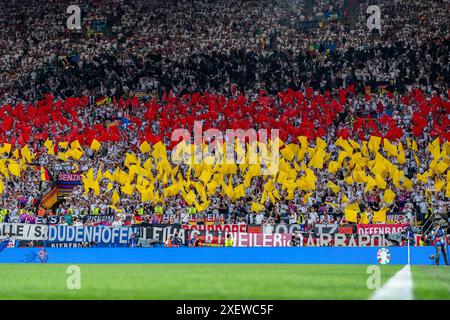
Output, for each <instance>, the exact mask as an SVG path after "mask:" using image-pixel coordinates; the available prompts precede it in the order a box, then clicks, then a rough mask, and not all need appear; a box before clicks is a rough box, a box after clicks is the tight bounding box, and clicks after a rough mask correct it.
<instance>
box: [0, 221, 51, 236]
mask: <svg viewBox="0 0 450 320" xmlns="http://www.w3.org/2000/svg"><path fill="white" fill-rule="evenodd" d="M47 228H48V227H47V226H44V225H36V224H24V223H0V238H6V237H8V236H10V237H12V238H14V239H16V240H46V239H47Z"/></svg>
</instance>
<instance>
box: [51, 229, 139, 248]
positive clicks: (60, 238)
mask: <svg viewBox="0 0 450 320" xmlns="http://www.w3.org/2000/svg"><path fill="white" fill-rule="evenodd" d="M133 233H135V234H136V233H138V228H135V227H106V226H96V227H71V226H64V225H59V226H49V227H48V241H49V242H88V243H91V242H95V243H98V244H127V243H129V240H130V238H131V235H132V234H133Z"/></svg>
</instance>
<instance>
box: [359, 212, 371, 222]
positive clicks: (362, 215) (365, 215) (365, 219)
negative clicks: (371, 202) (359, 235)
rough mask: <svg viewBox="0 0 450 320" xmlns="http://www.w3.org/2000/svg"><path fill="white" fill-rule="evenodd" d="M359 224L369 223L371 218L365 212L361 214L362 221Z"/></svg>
mask: <svg viewBox="0 0 450 320" xmlns="http://www.w3.org/2000/svg"><path fill="white" fill-rule="evenodd" d="M359 223H361V224H368V223H369V217H368V216H367V212H364V213H362V214H361V219H360V220H359Z"/></svg>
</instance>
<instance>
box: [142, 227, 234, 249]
mask: <svg viewBox="0 0 450 320" xmlns="http://www.w3.org/2000/svg"><path fill="white" fill-rule="evenodd" d="M194 234H197V235H199V237H200V239H201V242H202V243H209V244H221V243H223V239H225V237H226V234H228V232H222V231H213V230H196V229H187V228H186V226H180V225H177V226H173V225H154V226H151V227H147V228H143V229H142V230H141V233H140V237H142V238H144V239H152V240H158V242H159V243H165V242H166V241H167V239H169V237H170V236H175V235H177V237H178V238H179V239H180V240H181V244H183V245H186V244H188V243H189V240H190V239H192V238H193V237H194Z"/></svg>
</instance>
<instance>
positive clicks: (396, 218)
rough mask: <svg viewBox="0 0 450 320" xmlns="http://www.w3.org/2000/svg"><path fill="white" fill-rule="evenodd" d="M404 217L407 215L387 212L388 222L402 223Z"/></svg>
mask: <svg viewBox="0 0 450 320" xmlns="http://www.w3.org/2000/svg"><path fill="white" fill-rule="evenodd" d="M404 219H405V215H404V214H400V213H398V212H397V213H388V214H386V224H396V223H402V222H403V220H404Z"/></svg>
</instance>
